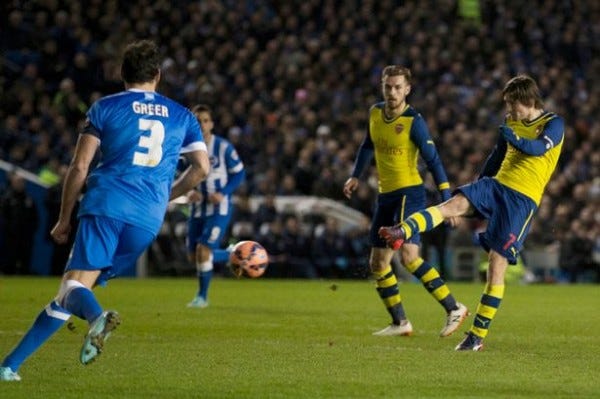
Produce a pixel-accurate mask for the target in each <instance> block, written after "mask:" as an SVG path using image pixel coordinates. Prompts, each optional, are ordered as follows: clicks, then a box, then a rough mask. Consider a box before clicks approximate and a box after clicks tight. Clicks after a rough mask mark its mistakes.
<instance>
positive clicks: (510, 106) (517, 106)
mask: <svg viewBox="0 0 600 399" xmlns="http://www.w3.org/2000/svg"><path fill="white" fill-rule="evenodd" d="M504 103H505V104H506V110H507V111H508V113H509V115H510V117H511V118H512V119H513V120H515V121H520V120H523V119H530V118H529V117H530V115H531V111H532V107H529V106H527V105H525V104H523V103H522V102H520V101H508V100H507V98H506V97H504Z"/></svg>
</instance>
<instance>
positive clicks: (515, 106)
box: [379, 75, 565, 351]
mask: <svg viewBox="0 0 600 399" xmlns="http://www.w3.org/2000/svg"><path fill="white" fill-rule="evenodd" d="M502 96H503V99H504V102H505V104H506V107H507V110H508V114H507V115H506V118H505V121H504V124H503V125H502V126H500V129H499V138H498V142H497V144H496V147H495V148H494V150H493V152H492V153H491V155H490V156H489V158H488V159H487V161H486V163H485V166H484V168H483V172H482V173H481V175H480V177H479V179H478V180H477V181H475V182H473V183H471V184H467V185H464V186H462V187H459V188H458V189H457V190H456V192H455V193H454V195H453V197H452V198H450V199H449V200H448V201H446V202H443V203H441V204H439V205H437V206H432V207H430V208H427V209H425V210H421V211H418V212H415V213H413V214H412V215H410V216H409V217H408V218H406V219H405V220H404V221H403V222H402V223H400V224H399V225H396V226H393V227H382V228H381V229H380V230H379V236H380V237H381V238H382V239H384V240H385V241H386V242H387V245H388V246H389V247H390V248H394V249H398V248H401V247H402V246H403V244H404V243H405V242H407V240H410V238H411V237H413V236H414V235H415V234H419V233H422V232H424V231H429V230H431V229H433V228H435V227H436V226H438V225H440V224H441V223H442V222H443V221H445V220H446V221H450V222H451V223H452V224H456V223H455V222H457V219H456V218H458V217H460V216H475V217H479V218H483V219H485V220H487V222H488V225H487V230H486V231H485V232H483V233H481V234H480V237H479V242H480V243H481V246H482V247H483V248H484V249H485V250H486V251H487V252H488V256H489V264H490V266H489V269H488V272H487V281H486V285H485V288H484V291H483V295H482V296H481V300H480V302H479V305H478V306H477V312H476V314H475V318H474V320H473V325H472V326H471V328H470V329H469V331H468V332H467V335H466V337H465V338H464V340H463V341H462V342H461V343H460V344H458V345H457V346H456V350H458V351H479V350H481V349H482V348H483V339H484V338H485V337H486V336H487V334H488V330H489V328H490V324H491V322H492V320H493V319H494V316H495V315H496V311H497V310H498V307H499V306H500V302H501V301H502V298H503V296H504V275H505V273H506V269H507V267H508V266H509V264H510V265H514V264H516V263H517V257H518V254H519V252H520V251H521V249H522V248H523V242H524V241H525V237H526V236H527V233H528V232H529V227H530V226H531V220H532V218H533V215H534V214H535V212H536V211H537V208H538V206H539V203H540V201H541V199H542V195H543V193H544V189H545V187H546V185H547V183H548V181H549V180H550V177H551V176H552V173H553V172H554V169H555V168H556V165H557V162H558V158H559V156H560V151H561V148H562V145H563V140H564V130H565V127H564V121H563V119H562V118H561V117H559V116H558V115H556V114H554V113H552V112H547V111H545V110H544V109H543V103H542V99H541V97H540V93H539V89H538V86H537V84H536V82H535V81H534V80H533V79H532V78H531V77H529V76H526V75H520V76H516V77H514V78H512V79H510V80H509V81H508V82H507V83H506V85H505V87H504V89H503V91H502Z"/></svg>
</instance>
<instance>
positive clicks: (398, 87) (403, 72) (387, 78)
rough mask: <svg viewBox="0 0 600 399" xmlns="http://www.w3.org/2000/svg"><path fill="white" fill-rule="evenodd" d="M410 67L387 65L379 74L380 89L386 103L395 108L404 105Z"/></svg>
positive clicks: (408, 85) (408, 88)
mask: <svg viewBox="0 0 600 399" xmlns="http://www.w3.org/2000/svg"><path fill="white" fill-rule="evenodd" d="M410 81H411V73H410V69H408V68H406V67H403V66H400V65H388V66H386V67H385V68H384V69H383V73H382V75H381V91H382V92H383V98H384V100H385V102H386V105H387V106H388V107H389V108H391V109H395V108H398V107H401V106H404V103H405V101H406V96H407V95H408V93H410Z"/></svg>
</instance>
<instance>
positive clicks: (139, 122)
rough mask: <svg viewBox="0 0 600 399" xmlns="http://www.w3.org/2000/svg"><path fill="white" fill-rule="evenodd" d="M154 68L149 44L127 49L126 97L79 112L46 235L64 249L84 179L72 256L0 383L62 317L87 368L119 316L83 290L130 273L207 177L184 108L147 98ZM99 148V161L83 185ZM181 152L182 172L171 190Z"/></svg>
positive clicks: (14, 376) (196, 130)
mask: <svg viewBox="0 0 600 399" xmlns="http://www.w3.org/2000/svg"><path fill="white" fill-rule="evenodd" d="M160 61H161V59H160V55H159V51H158V48H157V46H156V45H155V44H154V43H153V42H151V41H148V40H141V41H138V42H134V43H132V44H130V45H128V46H127V48H126V49H125V52H124V56H123V61H122V64H121V77H122V79H123V81H124V83H125V89H126V90H125V91H123V92H120V93H118V94H114V95H110V96H107V97H104V98H101V99H99V100H98V101H96V102H95V103H94V104H93V105H92V106H91V108H90V109H89V111H88V113H87V121H86V124H85V127H84V129H83V131H82V132H81V134H80V135H79V139H78V141H77V146H76V149H75V154H74V157H73V160H72V161H71V164H70V166H69V170H68V172H67V175H66V178H65V184H64V188H63V192H62V202H61V210H60V215H59V219H58V222H57V223H56V225H55V226H54V228H53V229H52V232H51V234H52V237H53V238H54V239H55V240H56V241H57V242H59V243H64V242H65V241H66V240H67V237H68V235H69V234H70V233H71V231H70V230H71V226H70V223H69V220H70V218H71V213H72V211H73V208H74V205H75V203H76V201H77V200H78V199H79V196H80V193H81V191H82V189H83V186H84V184H86V178H87V184H86V186H87V189H86V192H85V194H84V195H83V198H82V200H81V204H80V206H79V213H78V217H79V228H78V230H77V233H76V237H75V243H74V245H73V249H72V253H71V257H70V258H69V260H68V262H67V265H66V268H65V273H64V276H63V279H62V282H61V284H60V288H59V290H58V294H57V296H56V297H55V298H54V299H53V300H52V301H51V302H50V303H49V304H48V305H47V306H46V307H45V308H44V309H43V310H42V311H41V312H40V314H39V315H38V316H37V318H36V319H35V321H34V323H33V325H32V326H31V328H30V329H29V331H28V332H27V333H26V334H25V336H24V337H23V338H22V339H21V341H20V342H19V343H18V344H17V346H16V347H15V348H14V349H13V350H12V351H11V352H10V353H9V354H8V356H7V357H6V358H4V360H3V361H2V365H1V367H0V380H2V381H19V380H20V379H21V378H20V376H19V374H18V373H17V372H18V370H19V367H20V366H21V364H22V363H23V362H24V361H25V360H26V359H27V358H28V357H29V356H30V355H31V354H33V352H35V350H37V349H38V348H39V347H40V346H41V345H42V344H43V343H44V342H46V341H47V340H48V339H49V338H50V337H51V336H52V335H53V334H54V333H55V332H56V331H57V330H58V329H59V328H60V327H61V326H62V325H63V324H64V323H65V322H66V321H67V320H68V319H69V318H70V317H71V315H75V316H77V317H79V318H81V319H84V320H87V322H88V323H89V326H90V328H89V331H88V333H87V335H86V337H85V339H84V343H83V346H82V348H81V353H80V361H81V362H82V363H83V364H88V363H90V362H91V361H93V360H94V359H95V358H96V357H97V356H98V355H99V354H100V352H101V350H102V348H103V345H104V342H105V341H106V339H107V338H108V336H109V335H110V333H111V331H112V330H114V328H115V327H116V326H117V325H118V324H119V323H120V317H119V315H118V313H117V312H115V311H110V310H109V311H105V310H103V309H102V307H101V306H100V304H99V303H98V301H97V300H96V297H95V296H94V294H93V292H92V288H93V287H94V286H96V285H104V284H106V282H107V280H108V279H111V278H114V277H117V276H119V275H121V274H124V273H125V272H127V271H128V270H131V268H132V267H134V266H135V262H136V260H137V258H138V257H139V256H140V255H141V254H142V252H143V251H144V250H145V249H146V248H147V247H148V246H149V245H150V243H151V242H152V241H153V240H154V238H155V237H156V235H157V233H158V230H159V228H160V226H161V224H162V222H163V217H164V214H165V211H166V208H167V204H168V202H169V200H170V199H173V198H176V197H179V196H181V195H183V194H185V193H187V192H188V191H189V190H190V189H191V188H193V187H195V186H196V185H197V184H198V183H199V182H200V181H201V180H202V179H203V178H205V177H206V176H207V174H208V171H209V163H208V156H207V152H206V144H205V142H204V140H203V137H202V132H201V129H200V126H199V125H198V121H197V120H196V118H195V117H194V115H193V114H192V113H191V112H190V111H189V110H188V109H187V108H185V107H183V106H181V105H180V104H178V103H176V102H175V101H173V100H170V99H168V98H166V97H164V96H162V95H160V94H158V93H157V92H156V86H157V84H158V81H159V79H160ZM98 149H99V150H100V151H101V159H100V162H99V163H98V165H97V166H96V167H95V168H94V169H93V170H92V171H91V173H90V174H89V176H88V171H89V168H90V165H91V163H92V160H93V158H94V155H95V154H96V152H97V150H98ZM180 153H183V154H185V156H186V157H187V158H188V159H189V162H190V166H189V167H188V169H187V170H186V171H184V172H183V173H182V174H181V175H180V176H179V177H178V178H177V180H176V181H173V180H174V176H175V169H176V166H177V161H178V158H179V155H180Z"/></svg>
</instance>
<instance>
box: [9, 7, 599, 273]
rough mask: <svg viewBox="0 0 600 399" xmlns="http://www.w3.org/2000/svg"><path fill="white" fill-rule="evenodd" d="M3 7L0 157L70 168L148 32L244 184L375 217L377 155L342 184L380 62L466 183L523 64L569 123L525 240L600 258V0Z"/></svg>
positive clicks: (571, 258)
mask: <svg viewBox="0 0 600 399" xmlns="http://www.w3.org/2000/svg"><path fill="white" fill-rule="evenodd" d="M467 6H468V7H467ZM1 7H3V8H4V9H3V12H2V13H0V32H1V42H0V49H1V53H2V58H1V61H2V62H1V64H0V68H1V70H0V72H1V73H0V159H3V160H6V161H8V162H11V163H12V164H14V165H17V166H19V167H22V168H25V169H27V170H29V171H32V172H34V173H37V174H38V175H39V176H40V177H41V178H42V179H43V180H44V181H46V182H47V183H49V184H57V183H59V182H60V179H61V177H60V176H61V175H62V173H64V172H61V171H64V166H65V165H67V164H68V162H69V161H70V158H71V155H72V153H73V149H74V145H75V142H76V139H77V134H78V131H79V129H80V128H81V126H82V123H83V121H84V119H85V112H86V110H87V109H88V107H89V105H90V104H91V103H92V102H93V101H94V100H96V99H98V98H99V97H101V96H103V95H107V94H111V93H115V92H117V91H120V90H121V89H122V84H121V83H120V77H119V70H118V66H119V57H120V54H121V50H122V49H123V46H124V45H125V44H127V43H128V42H130V41H132V40H134V39H138V38H152V39H154V40H155V41H156V42H157V43H158V44H159V45H160V48H161V50H162V52H163V54H164V57H165V58H164V62H163V64H162V81H161V84H160V86H159V87H160V92H161V93H163V94H165V95H167V96H169V97H171V98H173V99H175V100H177V101H179V102H181V103H182V104H184V105H188V106H189V105H191V104H193V103H206V104H209V105H210V106H211V107H212V108H213V110H214V117H215V122H216V126H217V129H216V130H217V133H219V134H222V135H223V136H225V137H227V138H228V139H229V140H230V141H231V142H233V144H234V145H235V146H236V148H237V149H238V152H239V153H240V156H241V158H242V159H243V161H244V163H245V165H246V168H247V172H248V177H247V182H246V184H245V186H244V187H243V189H242V190H241V195H316V196H323V197H328V198H332V199H335V200H339V201H344V202H345V203H347V204H348V205H350V206H353V207H355V208H357V209H359V210H361V211H363V212H364V213H365V214H366V215H367V216H369V215H370V214H371V212H372V206H373V199H374V193H375V190H376V183H375V182H376V179H375V178H374V173H375V170H374V168H371V169H370V170H369V172H368V173H367V175H366V176H363V178H364V180H365V181H366V182H367V184H363V185H362V186H361V189H360V190H359V192H358V193H357V195H355V196H354V198H353V199H352V200H350V201H348V200H346V199H344V197H343V195H342V185H343V182H344V181H345V180H346V179H347V177H348V176H349V174H350V170H351V167H352V164H353V161H354V155H355V153H356V151H357V148H358V146H359V145H360V143H361V141H362V139H363V138H364V136H365V129H366V125H367V116H368V112H367V111H368V108H369V107H370V105H372V104H373V103H375V102H378V101H380V100H381V97H380V74H381V71H382V69H383V67H384V66H385V65H387V64H392V63H395V64H402V65H405V66H407V67H409V68H410V69H411V70H412V74H413V77H414V80H413V89H412V92H411V94H410V96H409V98H408V101H409V103H410V104H411V105H413V106H414V107H415V108H416V109H418V110H419V111H420V112H421V113H422V114H423V116H424V117H425V119H426V121H427V123H428V126H429V129H430V131H431V134H432V136H433V137H434V139H435V140H436V142H437V145H438V149H439V151H440V155H441V157H442V159H443V161H444V164H445V166H446V169H447V173H448V177H449V180H450V182H451V183H452V184H453V185H454V186H459V185H461V184H464V183H467V182H469V181H471V180H473V179H474V178H476V176H477V174H478V172H479V170H480V168H481V166H482V164H483V162H484V160H485V157H486V156H487V154H488V153H489V151H490V150H491V149H492V147H493V145H494V143H495V140H496V137H497V127H498V126H499V125H500V123H501V122H502V118H503V115H504V109H503V103H502V101H501V100H502V99H501V97H500V96H501V94H500V92H501V89H502V86H503V84H504V83H505V82H506V81H507V80H508V79H509V78H510V77H511V76H513V75H515V74H518V73H528V74H530V75H532V76H533V77H534V78H535V79H536V80H537V81H538V83H539V85H540V88H541V90H542V92H543V97H544V98H545V99H546V108H547V109H548V110H551V111H555V112H557V113H558V114H560V115H561V116H563V117H564V118H565V121H566V126H567V130H566V141H565V144H564V146H563V152H562V156H561V159H560V165H559V168H558V170H557V172H556V174H555V176H554V177H553V179H552V180H551V182H550V184H549V186H548V188H547V193H546V196H545V198H544V200H543V201H542V203H541V206H540V209H539V216H538V217H536V218H535V219H534V220H535V222H534V225H533V226H532V230H531V233H530V237H529V238H528V240H527V242H526V245H544V246H549V248H551V247H552V246H556V244H557V243H560V244H561V245H560V248H561V258H562V259H563V260H564V262H563V263H564V265H565V267H566V268H571V269H573V270H575V269H577V268H579V267H580V266H581V265H583V264H586V265H592V266H593V265H594V262H596V263H597V262H598V256H599V251H600V238H599V237H600V234H599V233H600V173H599V169H600V151H599V150H598V148H600V146H599V144H600V122H599V120H598V118H597V114H598V111H599V110H600V103H599V101H600V79H599V76H600V56H599V55H600V51H599V50H600V25H599V24H598V23H597V21H599V20H600V3H597V2H590V1H578V0H572V1H563V0H550V1H546V0H534V1H528V2H521V1H508V2H493V1H486V0H482V1H479V2H477V1H456V0H443V1H434V0H426V1H393V0H379V1H371V0H365V1H358V0H355V1H335V0H303V1H289V2H277V1H259V0H242V1H237V0H221V1H218V0H204V1H194V2H189V1H182V0H180V1H172V0H154V1H147V0H133V1H132V2H120V1H116V0H89V1H75V0H65V1H60V0H37V1H35V0H33V1H28V2H20V1H8V2H4V3H3V5H2V6H1ZM278 219H279V223H280V224H282V225H286V224H287V223H288V220H287V219H286V220H283V219H282V218H281V217H280V218H278ZM290 223H293V222H290ZM274 228H275V229H276V228H277V227H274ZM258 233H259V232H255V234H258ZM268 236H269V235H268V234H267V237H266V238H265V239H268ZM575 259H577V260H575Z"/></svg>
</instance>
